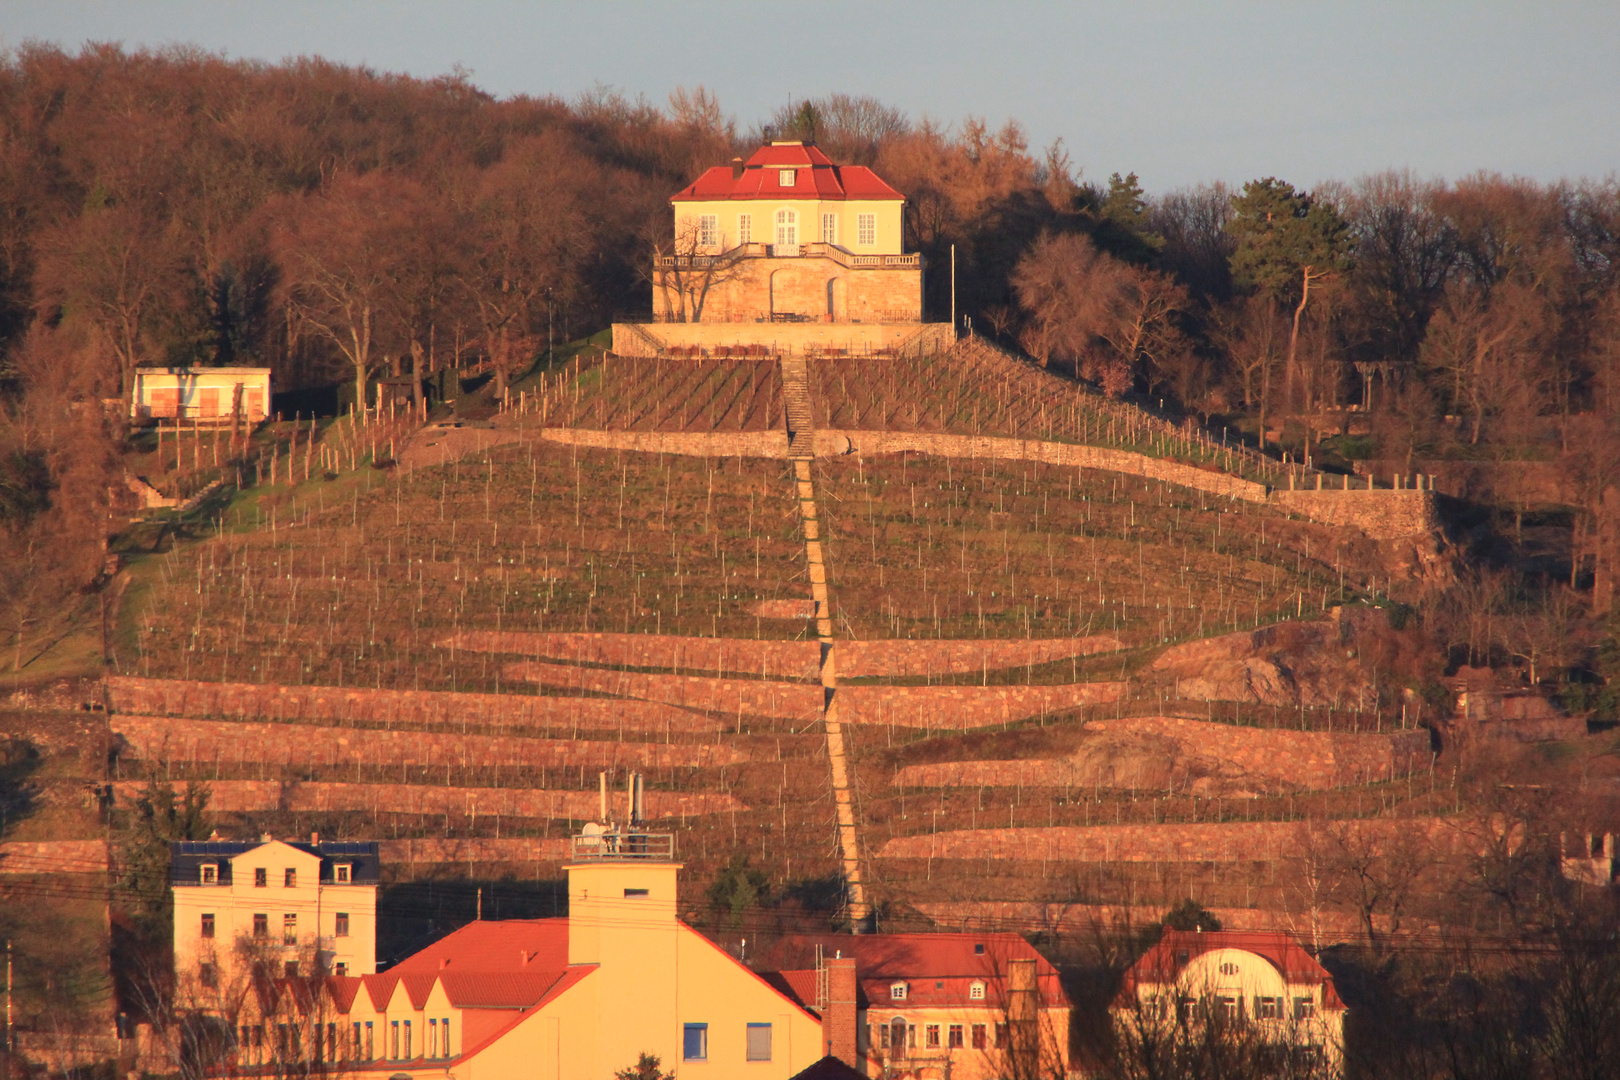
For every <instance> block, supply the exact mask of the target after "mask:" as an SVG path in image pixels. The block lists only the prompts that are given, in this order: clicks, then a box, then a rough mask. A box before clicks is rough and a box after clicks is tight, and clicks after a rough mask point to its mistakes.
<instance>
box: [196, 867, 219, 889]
mask: <svg viewBox="0 0 1620 1080" xmlns="http://www.w3.org/2000/svg"><path fill="white" fill-rule="evenodd" d="M197 872H198V880H200V881H201V882H202V883H203V884H204V885H218V884H219V863H211V862H205V863H203V864H202V865H201V866H199V867H198V868H197Z"/></svg>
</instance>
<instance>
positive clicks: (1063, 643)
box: [833, 635, 1124, 679]
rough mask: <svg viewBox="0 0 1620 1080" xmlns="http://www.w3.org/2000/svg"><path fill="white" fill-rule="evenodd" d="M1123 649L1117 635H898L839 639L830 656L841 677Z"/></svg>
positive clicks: (982, 666)
mask: <svg viewBox="0 0 1620 1080" xmlns="http://www.w3.org/2000/svg"><path fill="white" fill-rule="evenodd" d="M1122 648H1124V645H1123V644H1121V642H1120V641H1119V639H1118V638H1112V637H1107V636H1106V635H1093V636H1091V637H1081V638H1034V639H1030V638H1025V639H1018V638H1011V639H1002V640H997V639H993V638H992V639H983V640H977V641H972V640H968V641H962V640H956V641H945V640H939V639H935V640H918V641H906V640H900V639H892V640H879V641H840V642H838V643H837V644H836V645H835V646H834V647H833V650H834V652H833V657H834V660H835V662H836V663H837V666H838V675H839V677H840V678H846V679H858V678H862V677H863V676H886V677H901V678H903V677H906V676H911V675H924V674H927V675H945V674H952V675H961V674H966V673H967V672H970V671H985V670H991V671H993V670H995V669H997V668H1009V667H1023V666H1025V665H1026V664H1045V663H1049V662H1051V661H1053V660H1067V659H1068V658H1069V657H1071V656H1091V655H1092V654H1094V653H1102V652H1113V651H1115V650H1117V649H1122Z"/></svg>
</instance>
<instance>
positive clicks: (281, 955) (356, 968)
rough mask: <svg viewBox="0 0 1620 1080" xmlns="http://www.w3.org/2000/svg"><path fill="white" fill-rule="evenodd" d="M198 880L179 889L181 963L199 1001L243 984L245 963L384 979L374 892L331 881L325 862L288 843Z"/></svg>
mask: <svg viewBox="0 0 1620 1080" xmlns="http://www.w3.org/2000/svg"><path fill="white" fill-rule="evenodd" d="M227 861H228V862H229V863H230V868H229V869H230V872H229V874H228V875H227V874H226V873H224V871H223V867H222V865H221V864H223V863H224V862H227ZM207 867H212V868H213V869H212V871H210V870H208V869H206V868H207ZM191 872H192V873H194V875H195V877H194V879H193V880H186V881H175V882H174V888H173V890H172V891H173V895H174V964H175V973H176V976H177V978H178V979H179V980H180V981H181V982H182V984H185V988H186V989H188V990H190V991H191V992H192V994H193V996H194V997H195V998H196V999H197V1000H206V998H207V997H208V996H209V994H208V993H207V992H206V991H209V990H211V989H213V988H214V987H213V986H211V985H210V984H211V983H217V985H218V986H221V987H224V986H229V985H230V984H232V983H233V982H237V981H239V980H240V978H241V975H242V973H241V972H239V971H238V970H237V967H238V965H239V962H241V961H242V960H244V959H246V960H249V961H252V962H259V963H265V964H268V965H271V966H272V967H274V968H277V969H279V970H280V971H284V970H285V965H286V964H287V963H289V962H290V963H296V964H300V965H302V971H301V974H305V975H311V974H317V973H319V972H317V971H312V970H310V968H311V967H312V966H314V965H318V966H319V968H320V970H321V971H324V972H341V973H343V974H349V975H369V974H370V973H371V972H373V971H375V970H376V966H377V887H376V886H375V885H370V884H339V883H334V882H322V881H321V858H320V856H318V855H312V854H310V853H309V852H307V851H303V850H301V849H299V848H296V847H293V846H292V845H290V844H285V843H282V842H281V841H279V840H272V841H269V842H267V843H263V844H260V845H258V846H257V847H255V848H253V849H252V850H250V851H246V852H243V853H241V854H235V855H231V856H228V857H221V858H220V859H218V860H215V861H212V862H203V863H202V864H201V866H200V867H196V868H191ZM227 877H228V878H229V881H228V882H227V881H226V878H227ZM261 882H262V884H261ZM209 965H211V966H212V969H211V970H209V967H208V966H209Z"/></svg>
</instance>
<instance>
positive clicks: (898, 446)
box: [815, 429, 1266, 502]
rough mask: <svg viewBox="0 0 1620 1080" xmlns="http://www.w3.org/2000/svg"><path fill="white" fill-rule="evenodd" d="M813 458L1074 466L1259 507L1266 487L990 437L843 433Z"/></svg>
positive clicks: (1166, 464) (1072, 446)
mask: <svg viewBox="0 0 1620 1080" xmlns="http://www.w3.org/2000/svg"><path fill="white" fill-rule="evenodd" d="M815 445H816V453H817V454H818V455H821V456H823V457H831V456H837V455H839V454H898V453H900V452H901V451H903V450H912V451H916V452H918V453H923V454H937V455H939V456H941V457H957V458H997V459H1000V460H1004V461H1039V462H1042V463H1044V464H1047V465H1074V466H1078V467H1080V468H1085V469H1102V470H1105V471H1107V472H1119V473H1128V474H1130V475H1133V476H1142V477H1146V478H1148V479H1151V480H1163V481H1165V482H1166V483H1171V484H1179V485H1181V486H1182V487H1190V488H1195V489H1197V490H1199V491H1207V492H1209V493H1210V494H1212V495H1222V496H1225V497H1227V498H1232V499H1245V500H1247V501H1249V502H1265V501H1266V487H1265V485H1264V484H1256V483H1254V482H1252V481H1249V480H1243V479H1240V478H1238V477H1236V476H1232V475H1230V474H1228V473H1224V472H1221V471H1219V470H1214V469H1200V468H1197V467H1195V466H1192V465H1183V464H1181V463H1180V462H1177V461H1168V460H1166V459H1164V458H1155V457H1148V456H1147V455H1145V454H1136V453H1132V452H1130V451H1128V450H1111V449H1108V448H1106V447H1101V446H1086V445H1082V444H1078V443H1060V442H1046V441H1043V440H1040V439H1009V438H1005V437H1000V436H990V435H942V434H936V433H931V432H924V431H846V430H831V429H829V430H826V431H817V432H816V444H815Z"/></svg>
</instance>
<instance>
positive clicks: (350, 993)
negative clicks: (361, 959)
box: [326, 975, 360, 1013]
mask: <svg viewBox="0 0 1620 1080" xmlns="http://www.w3.org/2000/svg"><path fill="white" fill-rule="evenodd" d="M326 992H327V993H328V994H330V995H331V996H332V1009H333V1011H335V1012H340V1013H346V1012H348V1011H349V1010H351V1009H353V1008H354V999H355V998H357V997H359V996H360V976H358V975H332V976H329V977H328V978H327V980H326Z"/></svg>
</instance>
